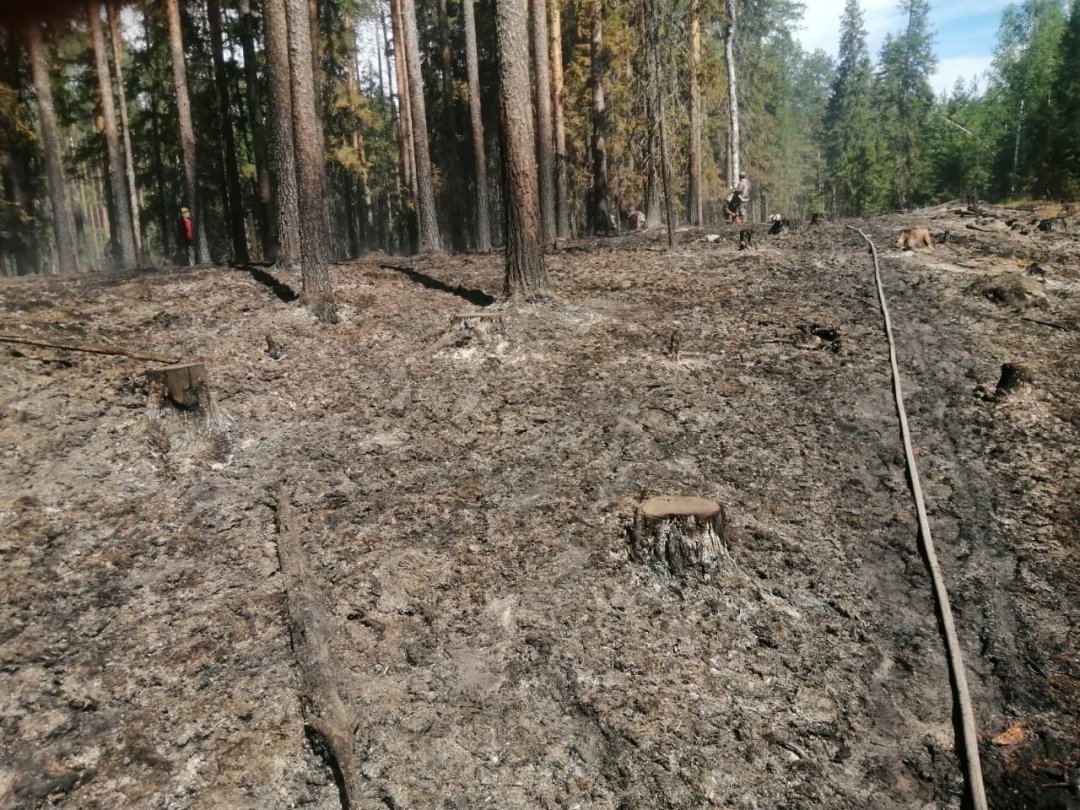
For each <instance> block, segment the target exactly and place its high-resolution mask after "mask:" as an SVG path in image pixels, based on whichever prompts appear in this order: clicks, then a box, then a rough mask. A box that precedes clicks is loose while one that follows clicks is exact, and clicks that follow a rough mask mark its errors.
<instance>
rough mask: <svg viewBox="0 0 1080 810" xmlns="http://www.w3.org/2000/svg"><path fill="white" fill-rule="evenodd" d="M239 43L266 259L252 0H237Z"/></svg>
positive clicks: (269, 197)
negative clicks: (242, 59)
mask: <svg viewBox="0 0 1080 810" xmlns="http://www.w3.org/2000/svg"><path fill="white" fill-rule="evenodd" d="M239 8H240V46H241V47H242V48H243V51H244V84H245V91H246V100H247V108H248V117H249V118H250V119H251V143H252V148H253V150H254V152H255V177H256V183H257V185H258V189H259V202H258V207H257V210H256V217H257V219H258V222H259V242H260V244H261V245H262V256H263V258H266V257H267V256H268V255H269V254H270V252H271V245H273V244H274V225H273V223H274V217H273V215H272V211H273V205H274V192H273V186H272V184H271V181H270V158H269V152H268V149H267V146H266V122H265V121H264V120H263V114H262V107H261V106H260V104H259V66H258V62H257V61H256V58H257V57H256V55H255V17H254V15H253V14H252V13H251V0H240V3H239Z"/></svg>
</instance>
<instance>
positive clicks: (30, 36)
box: [26, 23, 79, 273]
mask: <svg viewBox="0 0 1080 810" xmlns="http://www.w3.org/2000/svg"><path fill="white" fill-rule="evenodd" d="M26 42H27V46H28V50H29V53H30V70H31V72H32V73H33V78H34V92H35V93H36V94H37V100H38V111H39V114H40V119H41V141H42V147H43V148H44V152H45V182H46V186H47V188H48V192H49V202H50V203H51V204H52V224H53V235H54V236H55V237H56V258H57V264H58V268H59V271H60V272H61V273H63V272H71V273H75V272H78V270H79V248H78V241H77V239H76V236H75V217H74V216H73V215H72V212H71V203H70V201H69V200H68V195H67V177H66V176H65V173H64V156H63V151H62V147H61V145H60V133H59V129H58V128H57V126H56V109H55V107H54V106H53V96H52V83H51V82H50V79H49V67H48V62H47V60H46V56H45V43H44V41H43V40H42V36H41V27H40V25H39V24H38V23H31V24H30V25H29V26H28V27H27V29H26Z"/></svg>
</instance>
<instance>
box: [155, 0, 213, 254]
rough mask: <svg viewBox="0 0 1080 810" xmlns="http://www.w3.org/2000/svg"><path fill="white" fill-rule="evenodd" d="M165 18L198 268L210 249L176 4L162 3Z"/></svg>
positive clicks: (175, 0)
mask: <svg viewBox="0 0 1080 810" xmlns="http://www.w3.org/2000/svg"><path fill="white" fill-rule="evenodd" d="M165 16H166V18H167V20H168V23H169V54H170V55H171V57H172V71H173V84H174V85H175V88H176V110H177V113H178V115H179V118H180V148H181V151H182V152H183V160H184V196H185V198H186V204H187V207H188V208H190V209H191V212H192V217H193V218H194V220H195V256H196V260H197V261H198V262H199V263H200V264H201V263H204V262H208V261H210V249H209V246H208V245H207V242H206V223H205V217H203V211H202V208H201V206H200V200H199V181H198V162H197V159H196V152H195V125H194V124H193V123H192V121H191V98H190V96H189V95H188V83H187V65H186V64H185V62H184V40H183V36H182V35H181V32H180V3H179V0H165Z"/></svg>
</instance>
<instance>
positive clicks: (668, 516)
mask: <svg viewBox="0 0 1080 810" xmlns="http://www.w3.org/2000/svg"><path fill="white" fill-rule="evenodd" d="M725 524H726V516H725V515H724V508H723V507H722V506H721V505H720V504H719V503H717V502H716V501H714V500H712V499H710V498H697V497H692V496H682V495H659V496H656V497H653V498H649V499H647V500H645V501H643V502H642V503H641V504H639V505H638V508H637V511H636V512H635V513H634V525H633V527H632V528H631V531H630V555H631V557H632V558H633V559H634V560H635V561H637V562H644V563H649V564H651V565H652V566H653V567H654V568H656V569H657V570H659V571H661V572H665V573H669V574H671V575H673V576H675V577H676V578H678V579H686V578H693V577H704V578H707V576H708V574H709V572H710V571H712V570H713V569H714V568H716V566H717V565H718V563H719V562H720V561H721V560H723V559H727V558H728V552H727V542H726V539H725Z"/></svg>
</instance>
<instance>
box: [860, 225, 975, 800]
mask: <svg viewBox="0 0 1080 810" xmlns="http://www.w3.org/2000/svg"><path fill="white" fill-rule="evenodd" d="M846 227H847V228H848V229H849V230H852V231H855V232H856V233H858V234H859V235H860V236H861V237H862V238H863V239H865V240H866V242H867V244H869V245H870V253H871V255H872V256H873V257H874V280H875V281H876V282H877V291H878V299H879V300H880V302H881V314H882V316H883V317H884V319H885V335H886V337H887V338H888V340H889V362H890V363H891V364H892V378H893V394H894V395H895V398H896V411H897V414H898V415H899V417H900V433H901V435H902V436H903V440H904V455H905V457H906V458H907V468H908V477H909V478H910V480H911V492H912V495H914V497H915V510H916V512H917V513H918V516H919V534H920V536H921V537H922V543H923V550H924V552H925V555H926V565H927V568H929V570H930V578H931V579H932V580H933V582H934V599H935V601H936V602H937V609H938V616H939V618H940V619H941V625H942V628H943V629H944V631H945V645H946V653H947V655H946V657H947V658H948V662H949V674H950V675H951V676H952V682H953V689H954V691H955V693H956V700H957V703H958V704H959V708H960V720H961V723H960V725H961V729H960V730H961V735H962V736H963V746H964V754H965V759H966V760H967V762H966V777H967V787H968V793H969V796H970V798H971V807H972V808H973V810H987V804H986V791H985V789H984V787H983V778H982V766H981V765H980V763H979V733H978V729H977V728H976V726H975V713H974V710H973V709H972V706H971V694H970V693H969V692H968V685H967V676H966V675H965V673H964V659H963V658H962V656H961V654H960V641H959V639H958V638H957V636H956V625H955V624H954V623H953V616H952V608H951V607H950V606H949V592H948V591H947V590H946V589H945V580H944V579H943V577H942V575H941V567H940V566H939V565H938V558H937V553H936V552H935V551H934V540H933V538H932V537H931V536H930V521H929V520H928V519H927V517H926V505H925V504H924V503H923V494H922V487H921V486H920V485H919V471H918V469H917V468H916V466H915V452H914V450H913V449H912V444H911V432H910V430H908V422H907V413H906V412H905V410H904V394H903V391H902V389H901V387H900V368H899V366H898V365H897V363H896V342H895V341H894V340H893V331H892V321H890V320H889V307H888V305H887V304H886V303H885V289H884V288H883V287H882V285H881V264H880V262H879V261H878V253H877V247H875V245H874V243H873V241H872V240H871V239H870V237H869V236H867V235H866V234H865V233H863V232H862V231H861V230H859V229H858V228H856V227H854V226H853V225H848V226H846Z"/></svg>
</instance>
